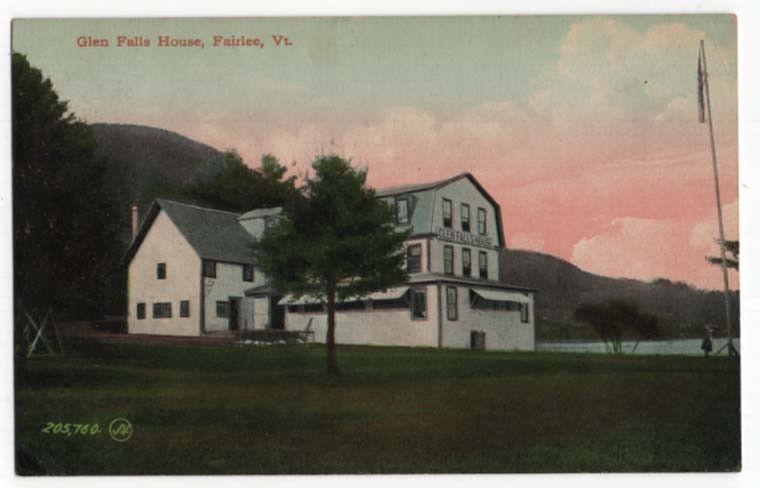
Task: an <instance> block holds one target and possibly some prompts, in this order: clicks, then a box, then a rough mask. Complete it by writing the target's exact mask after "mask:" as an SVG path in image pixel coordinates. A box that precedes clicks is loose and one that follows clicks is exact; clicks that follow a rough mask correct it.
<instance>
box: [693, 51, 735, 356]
mask: <svg viewBox="0 0 760 488" xmlns="http://www.w3.org/2000/svg"><path fill="white" fill-rule="evenodd" d="M699 54H700V56H701V60H702V76H703V80H704V89H705V98H706V100H707V123H708V126H709V127H710V150H711V153H712V167H713V182H714V184H715V201H716V204H717V207H718V231H719V233H720V261H721V268H722V270H723V301H724V303H725V308H726V328H727V331H728V355H729V356H731V355H734V354H736V355H738V354H737V351H736V348H735V347H734V339H733V333H732V330H731V302H730V295H729V289H728V266H727V261H726V236H725V233H724V231H723V210H722V209H721V206H720V184H719V182H718V158H717V157H716V155H715V136H714V135H713V121H712V108H711V107H710V84H709V82H708V81H707V58H706V56H705V41H704V40H700V41H699Z"/></svg>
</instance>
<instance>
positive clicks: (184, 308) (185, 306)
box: [179, 300, 190, 317]
mask: <svg viewBox="0 0 760 488" xmlns="http://www.w3.org/2000/svg"><path fill="white" fill-rule="evenodd" d="M179 316H180V317H189V316H190V300H182V301H181V302H179Z"/></svg>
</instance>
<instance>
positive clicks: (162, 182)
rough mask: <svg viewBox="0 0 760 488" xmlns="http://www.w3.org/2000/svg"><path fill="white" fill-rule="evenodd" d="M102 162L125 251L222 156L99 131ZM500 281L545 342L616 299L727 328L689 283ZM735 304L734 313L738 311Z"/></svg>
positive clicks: (576, 331)
mask: <svg viewBox="0 0 760 488" xmlns="http://www.w3.org/2000/svg"><path fill="white" fill-rule="evenodd" d="M91 127H92V130H93V132H94V134H95V140H96V142H97V144H98V148H97V152H98V155H100V156H102V157H105V158H107V159H108V161H109V169H108V173H107V175H106V185H107V187H108V189H109V192H110V193H111V194H112V195H113V201H114V203H115V205H116V206H117V208H119V209H123V211H121V212H120V221H121V226H122V227H123V229H124V232H123V233H122V241H123V242H124V248H125V249H126V246H127V245H128V243H129V240H130V208H131V206H132V204H133V202H137V203H138V204H139V206H140V210H141V215H144V212H145V210H146V209H147V206H148V205H149V204H150V202H152V201H153V199H154V198H156V197H157V196H163V197H173V196H175V195H176V194H177V193H178V190H179V188H180V186H181V185H182V184H183V183H185V182H187V181H188V180H190V179H191V178H193V177H194V176H196V175H198V174H199V172H201V171H202V169H203V168H204V167H205V166H206V165H207V164H208V163H209V162H210V161H214V160H217V159H218V158H220V157H221V156H222V153H221V152H220V151H218V150H217V149H214V148H212V147H210V146H207V145H205V144H201V143H199V142H196V141H194V140H192V139H188V138H187V137H184V136H182V135H180V134H177V133H174V132H171V131H167V130H164V129H158V128H154V127H146V126H141V125H126V124H93V125H92V126H91ZM504 263H505V266H504V269H503V275H502V280H503V281H505V282H507V283H510V284H515V285H523V286H529V287H533V288H536V289H538V290H539V291H538V294H537V295H536V310H537V314H538V317H537V319H538V325H539V328H538V337H539V339H577V338H583V337H589V338H591V337H594V336H593V334H591V332H590V331H589V329H588V328H587V327H585V326H581V325H579V324H576V323H575V322H574V320H573V312H574V311H575V309H576V308H577V307H578V306H579V305H580V304H582V303H597V302H600V301H603V300H606V299H610V298H627V299H631V300H634V301H636V302H637V303H638V304H639V306H641V307H642V308H643V309H645V310H646V311H648V312H651V313H654V314H656V315H657V316H658V317H659V318H660V321H661V323H662V324H663V326H664V327H665V329H666V332H667V334H668V335H669V336H679V335H688V336H699V335H700V334H701V333H702V331H703V327H704V325H705V324H723V302H722V299H723V298H722V295H721V293H720V292H715V291H712V292H707V291H702V290H697V289H694V288H691V287H689V286H688V285H686V284H684V283H674V282H671V281H668V280H657V281H655V282H653V283H646V282H642V281H638V280H630V279H615V278H608V277H605V276H599V275H595V274H592V273H588V272H586V271H583V270H581V269H579V268H578V267H576V266H574V265H572V264H570V263H568V262H567V261H563V260H562V259H559V258H556V257H554V256H549V255H547V254H541V253H536V252H530V251H520V250H509V251H507V253H506V255H505V258H504ZM737 300H738V297H736V296H734V310H738V306H737V304H736V301H737Z"/></svg>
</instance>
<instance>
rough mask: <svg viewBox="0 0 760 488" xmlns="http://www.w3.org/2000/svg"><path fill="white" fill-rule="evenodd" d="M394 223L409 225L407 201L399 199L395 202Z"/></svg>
mask: <svg viewBox="0 0 760 488" xmlns="http://www.w3.org/2000/svg"><path fill="white" fill-rule="evenodd" d="M396 223H397V224H398V225H409V199H408V198H399V199H398V200H396Z"/></svg>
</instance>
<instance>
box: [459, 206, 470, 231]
mask: <svg viewBox="0 0 760 488" xmlns="http://www.w3.org/2000/svg"><path fill="white" fill-rule="evenodd" d="M459 219H460V220H461V221H462V230H463V231H465V232H470V206H469V205H467V204H466V203H463V204H462V215H460V216H459Z"/></svg>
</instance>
